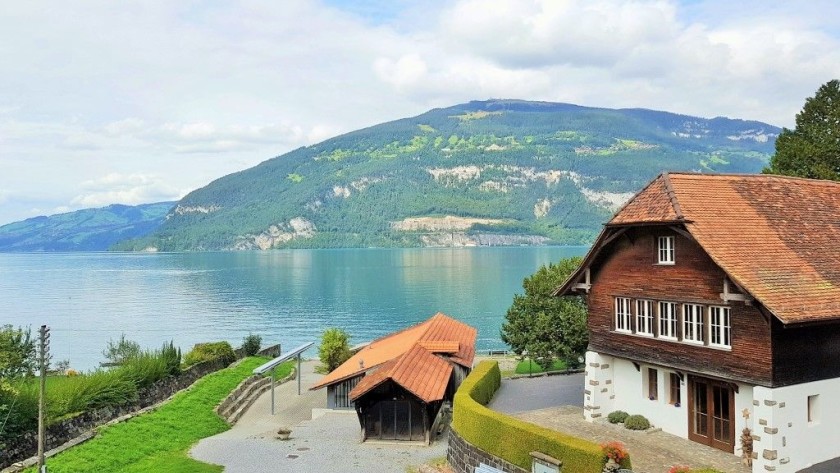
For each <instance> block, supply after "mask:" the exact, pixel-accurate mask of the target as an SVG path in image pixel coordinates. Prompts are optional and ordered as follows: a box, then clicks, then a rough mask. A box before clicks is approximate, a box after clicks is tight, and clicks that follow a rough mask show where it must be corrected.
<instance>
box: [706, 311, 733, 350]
mask: <svg viewBox="0 0 840 473" xmlns="http://www.w3.org/2000/svg"><path fill="white" fill-rule="evenodd" d="M709 346H713V347H720V348H732V313H731V311H730V310H729V307H725V306H716V305H713V306H710V307H709Z"/></svg>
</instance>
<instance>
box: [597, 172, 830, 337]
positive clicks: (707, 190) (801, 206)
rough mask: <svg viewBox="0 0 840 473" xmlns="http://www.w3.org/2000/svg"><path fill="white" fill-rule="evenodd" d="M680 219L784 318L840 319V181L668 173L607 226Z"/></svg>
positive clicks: (734, 277)
mask: <svg viewBox="0 0 840 473" xmlns="http://www.w3.org/2000/svg"><path fill="white" fill-rule="evenodd" d="M669 207H670V210H668V208H669ZM678 217H682V218H678ZM674 220H682V221H683V223H684V225H685V228H686V229H687V230H688V231H689V232H690V233H691V235H692V236H693V237H694V238H695V239H696V240H697V242H698V243H699V244H700V246H702V247H703V249H704V250H705V251H706V252H707V253H708V254H709V256H710V257H711V258H712V260H714V261H715V263H716V264H717V265H718V266H720V267H721V269H723V270H724V271H725V272H726V273H727V274H728V275H729V277H730V278H731V279H732V280H733V281H734V282H735V283H737V284H738V285H739V286H741V287H742V288H743V289H744V290H746V291H747V292H749V293H750V294H751V295H752V296H753V297H755V299H757V300H758V301H759V302H761V303H762V304H763V305H764V306H765V307H766V308H767V309H769V310H770V311H771V312H772V313H773V314H774V315H775V316H776V317H777V318H779V320H781V321H782V322H783V323H798V322H808V321H815V320H826V319H833V318H838V317H840V183H837V182H833V181H821V180H814V179H802V178H792V177H782V176H772V175H744V174H742V175H723V174H692V173H664V174H662V175H660V176H659V177H658V178H656V179H655V180H654V181H653V182H652V183H651V184H650V185H648V187H647V188H645V189H644V190H642V191H641V192H640V193H639V194H637V195H636V196H635V197H634V199H633V200H632V201H631V202H630V203H628V204H627V205H626V206H625V207H624V208H623V209H621V210H620V211H619V212H618V213H616V215H615V216H614V217H613V219H612V220H610V222H609V224H608V225H627V224H631V223H648V224H649V223H662V222H667V221H674Z"/></svg>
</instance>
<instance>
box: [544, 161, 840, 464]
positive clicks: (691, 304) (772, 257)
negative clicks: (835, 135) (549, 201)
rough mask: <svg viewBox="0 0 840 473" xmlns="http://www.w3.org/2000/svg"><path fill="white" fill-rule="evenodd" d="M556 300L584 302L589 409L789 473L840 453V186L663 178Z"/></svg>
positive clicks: (622, 216) (761, 178) (755, 178)
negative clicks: (635, 417) (748, 443)
mask: <svg viewBox="0 0 840 473" xmlns="http://www.w3.org/2000/svg"><path fill="white" fill-rule="evenodd" d="M556 294H557V295H568V294H582V295H586V297H587V300H588V304H589V318H588V328H589V337H590V338H589V347H588V351H587V353H586V387H585V394H584V412H585V416H586V418H587V419H589V420H592V419H595V418H598V417H602V416H606V415H607V414H609V413H610V412H612V411H615V410H623V411H627V412H629V413H631V414H642V415H644V416H646V417H647V418H648V419H650V420H651V422H652V423H653V424H655V425H656V426H658V427H661V428H662V429H663V430H664V431H666V432H670V433H672V434H675V435H678V436H680V437H684V438H688V439H691V440H693V441H696V442H699V443H703V444H706V445H709V446H711V447H715V448H719V449H722V450H725V451H728V452H733V453H734V454H736V455H740V454H741V451H740V442H739V437H740V435H741V432H742V430H743V429H744V428H750V429H751V431H752V436H753V439H754V443H753V451H754V454H753V456H754V458H756V460H755V461H754V463H753V471H755V472H759V471H760V472H765V471H775V472H794V471H798V470H800V469H802V468H806V467H808V466H809V465H811V464H814V463H818V462H822V461H825V460H828V459H831V458H834V457H836V456H838V454H840V428H838V425H840V406H838V404H837V401H838V400H839V399H840V183H836V182H828V181H818V180H809V179H799V178H788V177H779V176H769V175H708V174H690V173H664V174H661V175H660V176H658V177H657V178H656V179H654V180H653V181H652V182H651V183H650V184H648V185H647V187H645V188H644V189H643V190H642V191H640V192H639V193H638V194H636V195H635V196H634V197H633V198H632V199H631V200H630V201H629V202H628V203H627V204H626V205H625V206H624V207H623V208H622V209H620V210H619V211H618V212H617V213H616V214H615V216H614V217H613V218H612V219H611V220H610V221H609V222H608V223H607V224H606V225H605V227H604V229H603V231H602V232H601V234H600V236H599V237H598V239H597V240H596V242H595V244H594V245H593V246H592V249H591V250H590V251H589V253H588V254H587V255H586V257H585V259H584V261H583V263H582V265H581V267H580V268H579V269H578V270H577V271H576V272H575V273H574V274H573V275H572V276H571V277H570V278H569V279H568V280H567V281H566V282H565V283H564V284H563V285H562V286H560V287H559V288H558V289H557V291H556Z"/></svg>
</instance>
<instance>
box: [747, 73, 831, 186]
mask: <svg viewBox="0 0 840 473" xmlns="http://www.w3.org/2000/svg"><path fill="white" fill-rule="evenodd" d="M763 172H764V173H767V174H783V175H786V176H798V177H808V178H814V179H830V180H833V181H840V81H838V80H832V81H829V82H826V83H825V84H823V85H822V86H821V87H820V88H819V89H817V93H816V95H814V96H813V97H809V98H808V99H806V100H805V106H804V107H802V111H801V112H799V113H798V114H796V127H795V128H794V129H793V130H789V129H787V128H785V129H784V130H782V132H781V133H780V134H779V137H778V138H777V139H776V154H774V155H773V157H772V158H770V165H769V166H768V167H766V168H764V171H763Z"/></svg>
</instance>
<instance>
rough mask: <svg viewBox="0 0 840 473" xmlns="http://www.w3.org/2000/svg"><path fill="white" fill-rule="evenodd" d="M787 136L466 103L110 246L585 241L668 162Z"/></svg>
mask: <svg viewBox="0 0 840 473" xmlns="http://www.w3.org/2000/svg"><path fill="white" fill-rule="evenodd" d="M779 132H780V129H779V128H777V127H775V126H772V125H768V124H766V123H761V122H756V121H744V120H734V119H728V118H714V119H704V118H697V117H691V116H685V115H677V114H673V113H667V112H658V111H652V110H644V109H622V110H611V109H602V108H589V107H581V106H577V105H570V104H562V103H545V102H525V101H516V100H488V101H476V102H470V103H466V104H462V105H456V106H454V107H449V108H441V109H434V110H431V111H429V112H427V113H424V114H422V115H419V116H416V117H412V118H405V119H401V120H396V121H393V122H389V123H383V124H381V125H376V126H373V127H370V128H365V129H362V130H358V131H354V132H351V133H347V134H345V135H342V136H338V137H335V138H332V139H329V140H327V141H324V142H322V143H319V144H316V145H313V146H308V147H304V148H300V149H297V150H294V151H292V152H289V153H286V154H284V155H282V156H279V157H276V158H274V159H270V160H268V161H265V162H263V163H261V164H259V165H257V166H255V167H253V168H250V169H246V170H244V171H241V172H238V173H235V174H231V175H228V176H225V177H222V178H220V179H217V180H216V181H214V182H212V183H210V184H209V185H207V186H206V187H203V188H201V189H198V190H196V191H194V192H192V193H190V194H189V195H187V196H186V197H184V198H183V199H182V200H181V201H180V202H178V203H177V205H176V206H175V207H174V208H173V209H172V211H171V212H170V213H169V215H168V217H167V219H166V220H165V221H164V223H163V224H162V225H161V226H160V228H159V229H157V230H156V231H155V232H154V233H152V234H151V235H149V236H147V237H145V238H140V239H135V240H132V241H127V242H123V243H120V244H119V245H117V246H116V248H118V249H133V250H140V249H145V248H155V249H159V250H219V249H257V248H260V249H267V248H284V247H366V246H460V245H496V244H505V245H520V244H544V243H561V244H572V243H588V242H590V241H591V240H592V238H593V237H594V236H595V235H596V233H597V232H598V230H599V229H600V227H601V224H602V223H603V222H604V221H605V220H606V219H607V218H608V217H609V215H611V213H612V212H613V211H614V210H615V209H616V208H617V206H619V205H620V204H621V203H622V202H624V201H625V200H626V199H627V198H629V197H630V196H631V195H632V193H634V192H636V191H637V190H638V189H639V188H640V187H641V186H642V185H644V184H645V183H647V182H648V181H649V180H651V179H652V178H653V177H655V176H656V174H658V173H659V172H660V171H662V170H694V171H701V172H731V173H753V172H758V171H759V170H760V169H761V168H762V167H763V166H764V165H765V163H766V162H767V160H768V158H769V156H770V154H772V153H773V150H774V141H775V138H776V136H777V135H778V133H779Z"/></svg>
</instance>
